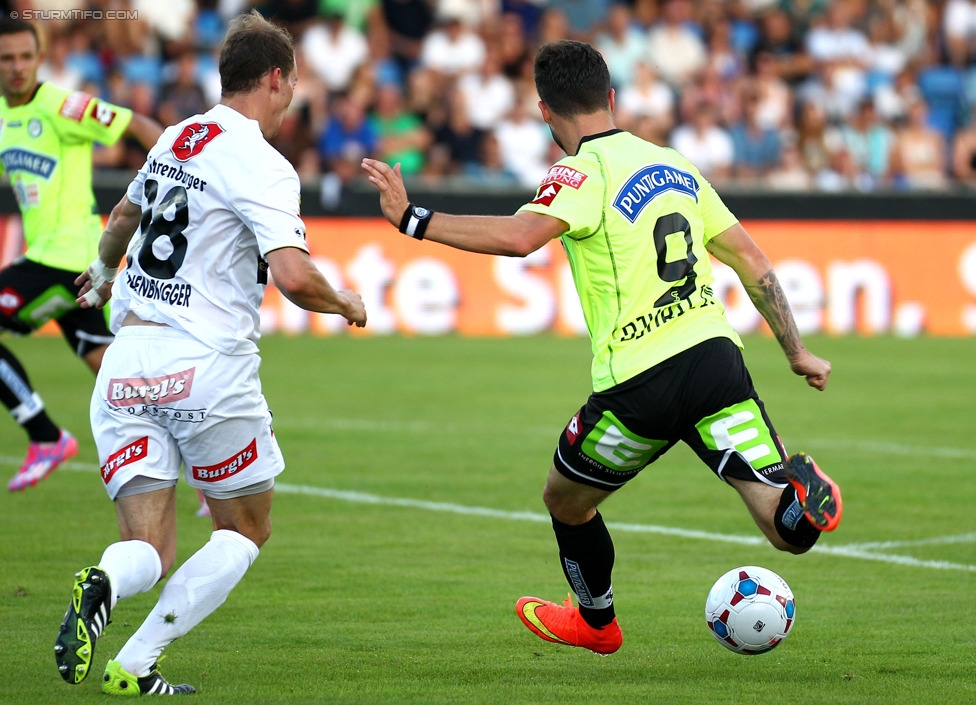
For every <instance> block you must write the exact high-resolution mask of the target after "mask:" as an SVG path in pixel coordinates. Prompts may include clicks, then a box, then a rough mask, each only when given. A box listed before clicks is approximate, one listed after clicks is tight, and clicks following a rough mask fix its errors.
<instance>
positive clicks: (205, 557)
mask: <svg viewBox="0 0 976 705" xmlns="http://www.w3.org/2000/svg"><path fill="white" fill-rule="evenodd" d="M257 557H258V547H257V546H256V545H254V542H253V541H251V540H250V539H249V538H247V537H246V536H243V535H242V534H239V533H237V532H236V531H229V530H227V529H220V530H218V531H215V532H213V534H211V536H210V541H208V542H207V543H206V544H205V545H204V546H203V548H201V549H200V550H199V551H197V552H196V553H194V554H193V555H192V556H190V557H189V559H187V561H186V563H184V564H183V565H181V566H180V568H179V570H177V571H176V572H175V573H173V577H171V578H170V579H169V580H168V581H166V586H165V587H164V588H163V592H162V594H161V595H160V596H159V602H157V603H156V606H155V607H153V610H152V612H150V613H149V616H148V617H146V620H145V621H144V622H143V623H142V626H140V627H139V628H138V629H137V630H136V633H135V634H133V635H132V636H131V637H130V638H129V640H128V641H127V642H126V643H125V646H123V647H122V650H121V651H120V652H119V655H118V656H116V657H115V660H116V661H118V662H119V663H120V664H122V668H124V669H125V670H126V671H128V672H129V673H131V674H132V675H134V676H145V675H148V674H149V672H150V670H151V669H152V666H153V664H154V663H156V661H157V660H158V659H159V656H160V654H162V653H163V649H165V648H166V647H167V646H169V645H170V644H171V643H172V642H173V641H175V640H176V639H179V638H180V637H181V636H183V635H184V634H186V633H187V632H189V631H190V630H191V629H193V627H195V626H197V625H198V624H199V623H200V622H202V621H203V620H204V619H205V618H206V617H207V616H208V615H209V614H211V613H212V612H213V611H214V610H216V609H217V608H218V607H220V606H221V605H222V604H224V600H226V599H227V596H228V595H229V594H230V591H231V590H233V589H234V586H235V585H237V583H239V582H240V580H241V578H243V577H244V573H246V572H247V569H248V568H250V567H251V563H253V562H254V560H255V559H256V558H257Z"/></svg>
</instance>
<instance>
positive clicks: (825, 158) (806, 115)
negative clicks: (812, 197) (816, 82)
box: [797, 102, 842, 179]
mask: <svg viewBox="0 0 976 705" xmlns="http://www.w3.org/2000/svg"><path fill="white" fill-rule="evenodd" d="M841 146H842V141H841V137H840V135H838V134H837V133H836V130H834V129H832V128H831V127H830V126H829V125H828V124H827V114H826V112H825V111H824V109H823V107H822V106H821V105H820V104H819V103H816V102H803V103H801V105H800V115H799V118H798V121H797V149H798V150H799V152H800V157H801V159H802V160H803V164H804V166H805V167H806V168H807V171H809V172H810V173H811V174H812V175H813V177H814V178H815V179H816V178H818V176H819V174H820V173H821V172H823V171H826V170H829V169H830V163H831V158H832V155H833V153H834V152H836V151H837V150H839V149H840V148H841Z"/></svg>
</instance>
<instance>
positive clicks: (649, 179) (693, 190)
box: [613, 164, 698, 223]
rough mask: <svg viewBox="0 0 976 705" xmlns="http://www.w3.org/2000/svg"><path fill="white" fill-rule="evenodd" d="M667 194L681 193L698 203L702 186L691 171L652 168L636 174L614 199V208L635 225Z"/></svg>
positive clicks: (653, 166) (666, 166)
mask: <svg viewBox="0 0 976 705" xmlns="http://www.w3.org/2000/svg"><path fill="white" fill-rule="evenodd" d="M667 191H677V192H678V193H683V194H685V195H688V196H691V197H692V198H693V199H695V202H696V203H697V202H698V182H697V181H696V180H695V177H694V176H692V175H691V174H689V173H688V172H687V171H682V170H681V169H676V168H674V167H673V166H668V165H666V164H651V165H650V166H645V167H644V168H642V169H640V170H639V171H637V172H636V173H634V174H633V175H632V176H631V177H630V178H629V179H627V183H625V184H624V185H623V188H621V189H620V191H619V192H618V193H617V197H616V198H614V199H613V207H614V208H616V209H617V210H618V211H619V212H620V214H621V215H623V217H624V218H626V219H627V220H629V221H630V222H631V223H633V222H634V221H636V220H637V218H638V216H640V214H641V211H643V210H644V208H646V207H647V204H648V203H650V202H651V201H653V200H654V199H655V198H657V197H658V196H660V195H661V194H663V193H666V192H667Z"/></svg>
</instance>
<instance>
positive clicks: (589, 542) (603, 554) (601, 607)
mask: <svg viewBox="0 0 976 705" xmlns="http://www.w3.org/2000/svg"><path fill="white" fill-rule="evenodd" d="M552 530H553V531H554V532H555V534H556V544H557V545H558V546H559V562H560V564H561V565H562V567H563V574H564V575H565V576H566V580H567V581H568V582H569V586H570V587H571V588H572V589H573V592H574V593H576V598H577V599H578V600H579V610H580V615H582V617H583V619H584V620H586V623H587V624H589V625H590V626H591V627H595V628H597V629H599V628H601V627H605V626H606V625H608V624H610V622H612V621H613V619H614V617H615V616H616V615H615V613H614V610H613V588H612V583H611V579H610V574H611V573H612V572H613V559H614V553H613V540H612V539H611V538H610V532H609V531H607V527H606V524H604V523H603V517H602V516H600V513H599V512H597V513H596V516H595V517H593V518H592V519H591V520H590V521H588V522H586V523H585V524H580V525H579V526H570V525H569V524H563V523H562V522H561V521H559V520H558V519H556V518H555V517H553V518H552Z"/></svg>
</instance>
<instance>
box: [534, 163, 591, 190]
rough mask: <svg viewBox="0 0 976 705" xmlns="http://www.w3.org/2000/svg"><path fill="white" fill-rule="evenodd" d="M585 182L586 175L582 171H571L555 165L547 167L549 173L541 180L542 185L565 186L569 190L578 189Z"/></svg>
mask: <svg viewBox="0 0 976 705" xmlns="http://www.w3.org/2000/svg"><path fill="white" fill-rule="evenodd" d="M584 181H586V174H584V173H583V172H582V171H576V169H571V168H569V167H568V166H560V165H558V164H557V165H556V166H553V167H549V173H548V174H546V176H545V178H544V179H543V180H542V185H543V186H545V185H546V184H565V185H566V186H569V187H571V188H576V189H578V188H579V187H580V186H582V185H583V182H584Z"/></svg>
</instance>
